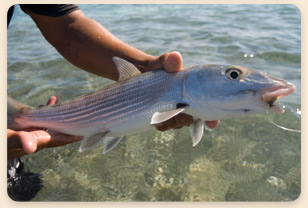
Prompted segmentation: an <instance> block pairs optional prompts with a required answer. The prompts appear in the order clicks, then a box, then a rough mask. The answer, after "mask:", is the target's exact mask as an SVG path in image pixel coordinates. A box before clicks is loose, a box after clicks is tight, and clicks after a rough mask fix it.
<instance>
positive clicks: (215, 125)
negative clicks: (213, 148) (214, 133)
mask: <svg viewBox="0 0 308 208" xmlns="http://www.w3.org/2000/svg"><path fill="white" fill-rule="evenodd" d="M205 123H206V125H207V126H208V127H209V128H211V129H213V128H216V127H217V126H218V124H219V121H218V120H216V121H205Z"/></svg>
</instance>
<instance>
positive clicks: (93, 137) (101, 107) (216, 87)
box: [7, 57, 296, 154]
mask: <svg viewBox="0 0 308 208" xmlns="http://www.w3.org/2000/svg"><path fill="white" fill-rule="evenodd" d="M113 61H114V63H115V65H116V68H117V70H118V72H119V80H118V82H116V83H113V84H111V85H108V86H106V87H104V88H102V89H99V90H97V91H95V92H93V93H90V94H87V95H84V96H80V97H77V98H74V99H72V100H69V101H65V102H63V103H61V104H56V105H50V106H45V107H42V108H32V107H30V106H27V105H24V104H21V103H19V102H18V101H16V100H14V99H13V98H11V97H9V96H8V98H7V100H8V101H7V108H8V128H10V129H14V130H23V129H26V128H30V127H36V128H45V129H48V130H51V131H54V132H58V133H63V134H68V135H76V136H83V137H84V138H83V139H82V141H81V145H80V148H79V150H80V151H85V150H89V149H92V148H93V147H95V146H96V145H97V144H98V143H99V142H100V141H102V142H103V154H106V153H107V152H109V151H110V150H111V149H113V148H114V147H115V146H116V145H117V144H118V143H119V142H120V141H121V140H122V139H123V138H124V137H125V136H126V135H131V134H136V133H139V132H144V131H147V130H148V129H150V128H151V127H152V126H153V125H155V124H158V123H162V122H164V121H167V120H169V119H171V118H173V117H174V116H176V115H178V114H180V113H186V114H188V115H191V116H192V117H193V123H192V124H191V125H190V127H189V131H190V135H191V137H192V145H193V146H196V145H197V144H198V143H199V142H200V141H201V138H202V136H203V134H204V126H205V121H214V120H222V119H228V118H233V117H238V116H246V115H251V114H257V113H264V112H267V111H273V112H276V113H283V112H284V110H283V109H282V108H281V107H280V106H279V105H278V104H277V100H278V99H279V98H281V97H284V96H286V95H289V94H291V93H293V92H294V91H295V89H296V87H295V85H294V84H292V83H290V82H287V81H285V80H283V79H279V78H276V77H273V76H271V75H268V74H267V73H264V72H261V71H257V70H252V69H248V68H245V67H242V66H237V65H219V64H206V65H192V66H188V67H185V68H184V69H183V70H181V71H180V72H177V73H168V72H166V71H164V70H163V69H157V70H153V71H149V72H146V73H141V72H140V71H139V70H138V68H137V67H136V66H135V65H133V64H132V63H130V62H128V61H126V60H124V59H122V58H120V57H113Z"/></svg>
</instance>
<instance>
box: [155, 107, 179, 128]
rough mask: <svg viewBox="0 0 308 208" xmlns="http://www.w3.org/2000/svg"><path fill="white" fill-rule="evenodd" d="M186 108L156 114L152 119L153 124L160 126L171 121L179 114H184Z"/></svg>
mask: <svg viewBox="0 0 308 208" xmlns="http://www.w3.org/2000/svg"><path fill="white" fill-rule="evenodd" d="M184 110H185V108H177V109H174V110H171V111H165V112H156V113H154V114H153V116H152V119H151V124H158V123H162V122H164V121H167V120H169V119H170V118H172V117H174V116H176V115H178V114H179V113H181V112H183V111H184Z"/></svg>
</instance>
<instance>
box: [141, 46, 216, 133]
mask: <svg viewBox="0 0 308 208" xmlns="http://www.w3.org/2000/svg"><path fill="white" fill-rule="evenodd" d="M182 67H183V59H182V56H181V54H180V53H179V52H177V51H174V52H170V53H164V54H162V55H161V56H159V57H157V58H155V59H154V60H153V61H152V62H150V64H149V65H148V67H147V68H146V69H145V70H144V71H151V70H154V69H159V68H163V69H165V71H167V72H171V73H175V72H179V71H181V70H182ZM192 123H193V117H192V116H190V115H188V114H184V113H181V114H179V115H177V116H175V117H173V118H171V119H169V120H167V121H165V122H162V123H159V124H155V125H154V126H155V128H156V129H157V130H159V131H167V130H170V129H179V128H182V127H183V126H189V125H190V124H192ZM205 123H206V124H207V126H208V127H209V128H216V127H217V126H218V123H219V121H218V120H216V121H206V122H205Z"/></svg>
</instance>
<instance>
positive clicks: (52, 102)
mask: <svg viewBox="0 0 308 208" xmlns="http://www.w3.org/2000/svg"><path fill="white" fill-rule="evenodd" d="M57 103H58V97H57V96H51V97H50V98H49V100H48V102H47V104H46V105H55V104H57Z"/></svg>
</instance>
